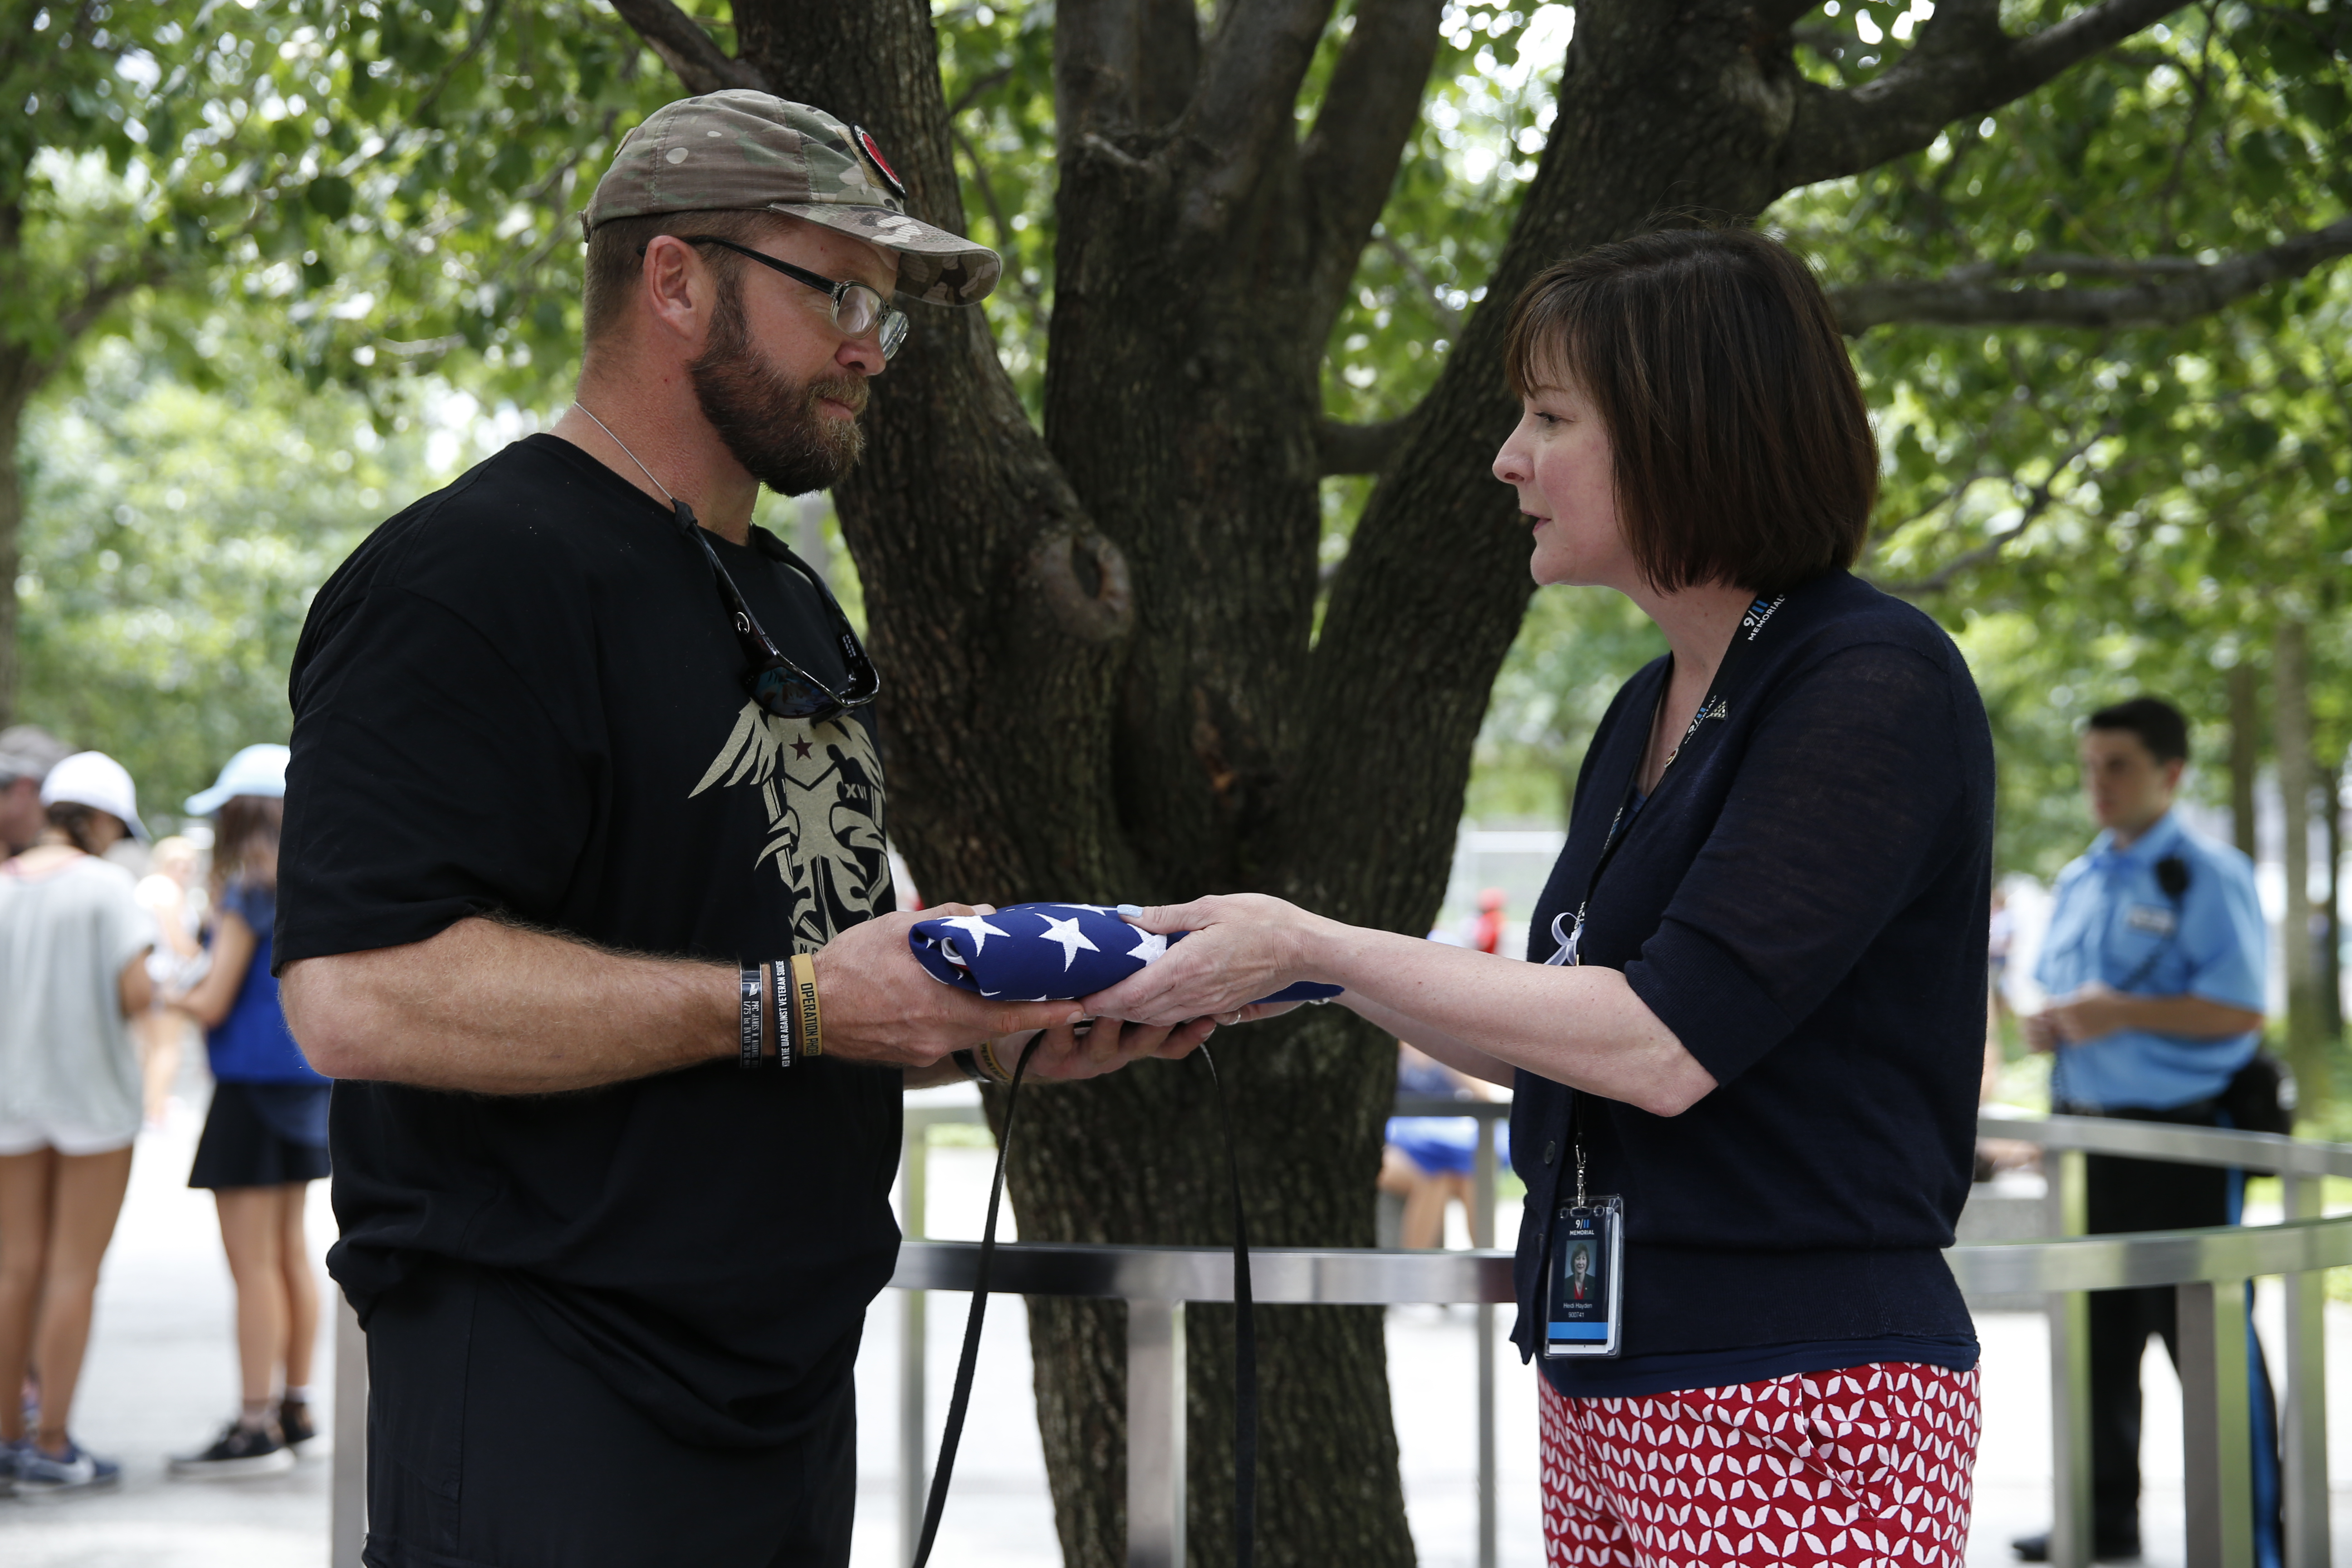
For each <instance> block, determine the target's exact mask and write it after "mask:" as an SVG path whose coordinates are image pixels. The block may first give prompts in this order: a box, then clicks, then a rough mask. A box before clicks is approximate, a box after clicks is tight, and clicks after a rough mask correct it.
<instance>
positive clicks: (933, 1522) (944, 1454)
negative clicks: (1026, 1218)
mask: <svg viewBox="0 0 2352 1568" xmlns="http://www.w3.org/2000/svg"><path fill="white" fill-rule="evenodd" d="M1044 1038H1045V1031H1044V1030H1043V1029H1040V1030H1039V1031H1038V1032H1037V1033H1035V1034H1034V1035H1032V1036H1030V1037H1029V1043H1028V1044H1027V1045H1025V1046H1024V1047H1021V1059H1020V1060H1019V1061H1016V1062H1014V1063H1013V1081H1012V1082H1011V1083H1009V1084H1007V1085H1006V1086H1005V1089H1004V1130H1003V1131H1002V1132H1000V1133H998V1134H997V1137H996V1175H995V1177H994V1178H993V1179H992V1180H991V1181H990V1183H989V1184H988V1224H987V1225H986V1226H984V1227H983V1228H982V1231H981V1233H980V1267H979V1268H978V1269H977V1270H976V1271H975V1274H974V1278H973V1279H972V1283H971V1313H970V1314H969V1315H968V1316H966V1317H965V1319H964V1321H963V1353H962V1355H961V1356H960V1357H958V1358H957V1360H956V1376H955V1393H954V1394H952V1395H950V1397H949V1399H948V1424H947V1428H946V1430H944V1431H942V1432H941V1433H940V1463H939V1468H937V1469H935V1470H933V1471H932V1472H931V1496H930V1500H929V1501H928V1502H926V1503H925V1504H924V1505H923V1533H922V1537H921V1539H920V1540H919V1541H918V1542H916V1544H915V1563H914V1568H923V1565H924V1564H925V1563H929V1561H930V1560H931V1542H932V1539H933V1538H934V1537H936V1536H937V1535H938V1534H939V1532H940V1514H942V1513H944V1512H945V1511H946V1510H947V1506H948V1478H949V1477H950V1475H952V1474H954V1472H955V1458H956V1445H957V1444H958V1443H960V1442H961V1441H962V1439H963V1417H964V1412H965V1411H967V1410H968V1409H970V1408H971V1373H972V1368H973V1367H975V1366H977V1365H978V1364H979V1363H980V1325H981V1320H982V1319H983V1318H985V1317H987V1316H988V1270H989V1265H991V1264H992V1263H993V1262H995V1261H996V1207H997V1200H998V1199H999V1198H1001V1197H1002V1196H1003V1194H1004V1156H1005V1152H1007V1151H1008V1150H1010V1149H1011V1148H1012V1147H1013V1112H1014V1111H1015V1110H1019V1109H1020V1105H1021V1076H1022V1075H1023V1074H1024V1073H1025V1072H1027V1071H1028V1070H1029V1058H1031V1057H1032V1056H1034V1054H1035V1053H1036V1050H1037V1044H1038V1042H1039V1041H1041V1040H1043V1039H1044Z"/></svg>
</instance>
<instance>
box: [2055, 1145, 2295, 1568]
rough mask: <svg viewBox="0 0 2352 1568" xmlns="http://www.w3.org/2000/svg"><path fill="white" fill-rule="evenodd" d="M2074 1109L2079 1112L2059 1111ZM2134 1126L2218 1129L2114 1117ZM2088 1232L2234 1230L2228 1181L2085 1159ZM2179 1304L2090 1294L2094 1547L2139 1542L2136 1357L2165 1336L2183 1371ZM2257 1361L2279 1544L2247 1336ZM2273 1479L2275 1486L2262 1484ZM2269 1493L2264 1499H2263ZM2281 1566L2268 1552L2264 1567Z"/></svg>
mask: <svg viewBox="0 0 2352 1568" xmlns="http://www.w3.org/2000/svg"><path fill="white" fill-rule="evenodd" d="M2062 1109H2064V1110H2069V1111H2075V1110H2077V1108H2074V1107H2064V1108H2062ZM2105 1114H2106V1115H2108V1116H2112V1117H2119V1118H2123V1119H2126V1120H2129V1121H2162V1122H2169V1123H2172V1124H2173V1125H2176V1126H2190V1127H2211V1126H2213V1125H2215V1124H2216V1123H2215V1118H2214V1114H2213V1111H2212V1110H2211V1108H2210V1106H2191V1107H2187V1108H2184V1109H2182V1110H2108V1111H2106V1112H2105ZM2084 1175H2085V1178H2086V1183H2087V1187H2088V1192H2087V1194H2086V1195H2087V1198H2088V1203H2087V1205H2086V1207H2087V1210H2088V1215H2087V1217H2088V1220H2089V1229H2090V1230H2091V1232H2092V1233H2093V1234H2094V1235H2104V1234H2108V1233H2112V1232H2116V1231H2127V1230H2184V1229H2189V1228H2190V1227H2193V1226H2215V1225H2227V1224H2229V1223H2230V1173H2229V1172H2227V1171H2225V1170H2221V1169H2219V1168H2217V1167H2214V1166H2210V1165H2174V1164H2167V1163H2161V1162H2158V1161H2154V1160H2125V1159H2118V1158H2116V1157H2115V1156H2113V1155H2105V1154H2092V1155H2089V1156H2087V1157H2086V1158H2085V1159H2084ZM2178 1303H2179V1297H2178V1296H2177V1295H2176V1294H2175V1292H2174V1289H2173V1287H2171V1286H2169V1285H2159V1286H2153V1287H2150V1288H2148V1289H2140V1290H2095V1291H2093V1292H2092V1293H2091V1300H2090V1314H2089V1315H2090V1328H2091V1346H2090V1350H2091V1412H2090V1415H2091V1423H2090V1425H2091V1520H2092V1525H2091V1529H2092V1534H2093V1537H2094V1538H2095V1542H2097V1543H2099V1544H2102V1545H2111V1546H2126V1545H2130V1544H2132V1543H2135V1542H2137V1541H2138V1540H2139V1434H2140V1388H2139V1363H2140V1357H2141V1355H2142V1354H2144V1353H2145V1352H2146V1351H2147V1336H2148V1335H2150V1334H2159V1335H2161V1336H2163V1339H2164V1348H2165V1351H2166V1353H2168V1354H2169V1355H2170V1356H2171V1357H2172V1364H2173V1366H2174V1367H2175V1368H2178V1367H2179V1365H2180V1333H2179V1317H2178ZM2247 1338H2248V1342H2249V1349H2250V1352H2251V1356H2252V1372H2251V1376H2252V1378H2253V1379H2255V1380H2258V1381H2257V1382H2256V1383H2255V1386H2254V1387H2253V1389H2252V1394H2253V1396H2254V1397H2253V1409H2252V1416H2253V1422H2252V1426H2253V1447H2254V1471H2255V1476H2256V1486H2255V1499H2254V1501H2255V1513H2254V1517H2255V1521H2256V1526H2257V1531H2258V1533H2259V1534H2263V1535H2267V1536H2269V1538H2270V1539H2271V1540H2272V1541H2273V1542H2275V1541H2276V1540H2277V1538H2278V1537H2277V1529H2278V1525H2277V1508H2278V1495H2279V1493H2278V1487H2277V1477H2278V1416H2277V1412H2276V1410H2275V1409H2274V1408H2273V1402H2272V1400H2271V1397H2270V1392H2269V1391H2270V1374H2269V1371H2268V1369H2267V1368H2266V1367H2265V1366H2264V1365H2263V1360H2262V1346H2261V1344H2260V1343H2259V1342H2256V1341H2254V1340H2253V1337H2252V1333H2251V1332H2249V1334H2248V1336H2247ZM2265 1477H2267V1479H2268V1480H2269V1483H2270V1484H2269V1485H2268V1486H2267V1487H2265V1486H2263V1484H2262V1483H2263V1478H2265ZM2265 1492H2267V1497H2265V1495H2264V1494H2265ZM2259 1560H2262V1561H2275V1558H2274V1557H2272V1556H2270V1555H2269V1554H2267V1553H2264V1554H2263V1555H2262V1557H2261V1558H2260V1559H2259Z"/></svg>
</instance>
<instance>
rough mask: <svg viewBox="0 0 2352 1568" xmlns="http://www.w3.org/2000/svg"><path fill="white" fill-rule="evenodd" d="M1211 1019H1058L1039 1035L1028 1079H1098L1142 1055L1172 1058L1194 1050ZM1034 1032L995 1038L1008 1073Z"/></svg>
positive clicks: (1211, 1029) (1210, 1027) (1206, 1033)
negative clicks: (1155, 1022) (1157, 1022)
mask: <svg viewBox="0 0 2352 1568" xmlns="http://www.w3.org/2000/svg"><path fill="white" fill-rule="evenodd" d="M1215 1029H1216V1024H1215V1022H1214V1021H1213V1020H1212V1019H1208V1018H1195V1019H1193V1020H1192V1022H1190V1023H1186V1024H1178V1025H1175V1026H1172V1027H1167V1026H1152V1025H1150V1024H1129V1023H1123V1022H1121V1021H1120V1020H1119V1019H1117V1018H1097V1019H1095V1020H1094V1021H1093V1023H1092V1025H1091V1026H1087V1025H1084V1024H1056V1025H1055V1026H1053V1027H1052V1028H1050V1029H1047V1030H1046V1031H1045V1038H1043V1039H1041V1040H1038V1042H1037V1049H1036V1052H1035V1054H1034V1055H1033V1056H1031V1057H1030V1058H1029V1071H1028V1072H1027V1073H1026V1074H1025V1075H1024V1076H1026V1077H1028V1078H1035V1079H1052V1080H1054V1081H1055V1082H1057V1083H1076V1081H1078V1080H1079V1079H1089V1078H1100V1077H1102V1076H1103V1075H1104V1074H1106V1073H1114V1072H1117V1071H1118V1069H1119V1068H1123V1067H1126V1066H1127V1065H1128V1064H1129V1063H1130V1062H1139V1061H1141V1060H1143V1059H1144V1058H1146V1057H1163V1058H1167V1059H1168V1060H1170V1061H1174V1060H1177V1059H1178V1058H1183V1057H1188V1056H1191V1055H1192V1051H1193V1049H1194V1048H1195V1047H1198V1046H1199V1045H1200V1043H1201V1042H1202V1041H1203V1040H1205V1039H1207V1038H1208V1037H1209V1036H1210V1035H1211V1034H1212V1033H1213V1032H1214V1031H1215ZM1034 1037H1035V1035H1034V1031H1031V1032H1028V1033H1024V1034H1018V1035H1008V1036H1006V1037H1004V1038H1003V1039H1000V1040H996V1041H993V1042H992V1044H993V1045H994V1047H995V1049H996V1059H997V1060H998V1061H999V1062H1000V1063H1002V1064H1003V1068H1004V1070H1005V1071H1007V1072H1011V1071H1012V1070H1013V1063H1014V1062H1015V1061H1017V1060H1018V1059H1020V1056H1021V1053H1022V1051H1023V1050H1024V1048H1026V1047H1027V1046H1028V1044H1029V1042H1030V1040H1031V1039H1033V1038H1034Z"/></svg>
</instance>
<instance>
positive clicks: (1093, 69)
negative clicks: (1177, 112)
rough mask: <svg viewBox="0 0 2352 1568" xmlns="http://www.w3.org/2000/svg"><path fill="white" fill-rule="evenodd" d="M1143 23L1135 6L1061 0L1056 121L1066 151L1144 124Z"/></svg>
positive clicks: (1119, 0) (1125, 1) (1110, 0)
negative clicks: (1138, 79) (1140, 93)
mask: <svg viewBox="0 0 2352 1568" xmlns="http://www.w3.org/2000/svg"><path fill="white" fill-rule="evenodd" d="M1140 20H1141V18H1140V17H1139V15H1138V12H1137V7H1136V6H1135V5H1133V4H1131V3H1130V0H1061V4H1060V5H1058V6H1057V7H1055V13H1054V120H1055V126H1056V131H1057V134H1058V135H1059V136H1060V138H1061V141H1062V144H1063V145H1064V146H1066V147H1076V146H1077V145H1079V143H1080V142H1081V141H1082V139H1083V138H1085V137H1087V136H1089V135H1104V134H1106V133H1110V134H1115V133H1117V132H1121V131H1124V130H1126V129H1127V128H1128V127H1129V126H1131V125H1133V124H1134V123H1135V122H1136V121H1137V119H1138V118H1139V107H1140V106H1139V104H1138V102H1137V100H1136V91H1135V61H1136V57H1137V56H1138V55H1139V53H1140V52H1141V48H1142V28H1141V26H1140V25H1139V24H1140Z"/></svg>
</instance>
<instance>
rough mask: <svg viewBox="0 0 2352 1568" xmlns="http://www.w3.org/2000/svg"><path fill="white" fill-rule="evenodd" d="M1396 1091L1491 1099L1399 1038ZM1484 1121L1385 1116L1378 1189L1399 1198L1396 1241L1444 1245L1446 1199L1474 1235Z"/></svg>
mask: <svg viewBox="0 0 2352 1568" xmlns="http://www.w3.org/2000/svg"><path fill="white" fill-rule="evenodd" d="M1487 951H1491V950H1487ZM1397 1093H1399V1094H1400V1095H1406V1094H1412V1095H1441V1096H1444V1098H1446V1099H1449V1100H1489V1099H1492V1098H1493V1094H1492V1091H1491V1090H1490V1089H1489V1087H1488V1086H1487V1085H1486V1084H1482V1083H1480V1082H1478V1081H1477V1080H1476V1079H1472V1078H1470V1077H1468V1076H1467V1075H1465V1074H1463V1073H1458V1072H1455V1071H1454V1069H1453V1068H1450V1067H1447V1066H1446V1065H1445V1064H1444V1062H1441V1061H1439V1060H1437V1059H1436V1058H1433V1057H1431V1056H1428V1055H1426V1054H1425V1053H1423V1052H1422V1051H1419V1050H1416V1049H1415V1048H1413V1047H1412V1046H1409V1045H1407V1044H1406V1043H1405V1042H1404V1041H1402V1040H1399V1041H1398V1042H1397ZM1487 1125H1488V1124H1487V1123H1486V1122H1483V1121H1478V1120H1476V1119H1475V1118H1474V1117H1468V1116H1391V1117H1390V1118H1389V1124H1388V1132H1387V1147H1385V1148H1384V1149H1382V1150H1381V1175H1380V1189H1381V1191H1382V1192H1384V1193H1389V1194H1393V1195H1395V1196H1397V1197H1401V1198H1402V1199H1403V1200H1404V1216H1403V1219H1402V1223H1401V1224H1400V1226H1399V1228H1398V1233H1397V1244H1398V1245H1399V1246H1401V1247H1443V1246H1444V1245H1445V1208H1446V1205H1448V1204H1460V1205H1462V1218H1463V1222H1464V1223H1465V1225H1468V1226H1470V1227H1471V1233H1472V1235H1473V1236H1474V1237H1475V1235H1476V1231H1477V1226H1476V1222H1475V1220H1474V1219H1473V1218H1472V1215H1473V1213H1474V1211H1473V1209H1472V1208H1471V1206H1470V1205H1472V1204H1473V1203H1474V1202H1475V1200H1476V1191H1475V1186H1474V1184H1473V1183H1472V1181H1471V1177H1472V1175H1473V1173H1475V1170H1476V1169H1477V1160H1478V1137H1479V1133H1480V1131H1481V1130H1482V1129H1483V1128H1485V1127H1486V1126H1487ZM1493 1135H1494V1134H1492V1133H1489V1134H1488V1136H1493ZM1509 1157H1510V1144H1509V1142H1507V1141H1506V1142H1504V1144H1503V1147H1502V1152H1501V1153H1500V1154H1499V1155H1498V1156H1497V1158H1498V1159H1508V1158H1509Z"/></svg>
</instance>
